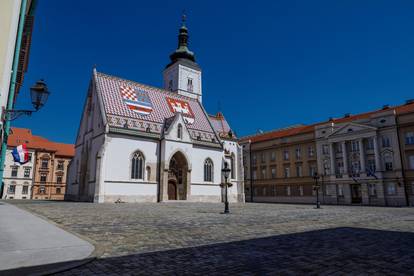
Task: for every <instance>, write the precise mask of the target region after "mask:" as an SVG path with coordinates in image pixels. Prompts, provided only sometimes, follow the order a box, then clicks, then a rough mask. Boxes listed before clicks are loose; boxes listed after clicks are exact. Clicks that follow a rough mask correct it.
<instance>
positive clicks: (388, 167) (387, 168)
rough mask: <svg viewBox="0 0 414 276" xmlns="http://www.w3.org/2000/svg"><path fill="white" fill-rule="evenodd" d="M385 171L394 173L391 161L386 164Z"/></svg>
mask: <svg viewBox="0 0 414 276" xmlns="http://www.w3.org/2000/svg"><path fill="white" fill-rule="evenodd" d="M385 170H386V171H392V162H390V161H386V162H385Z"/></svg>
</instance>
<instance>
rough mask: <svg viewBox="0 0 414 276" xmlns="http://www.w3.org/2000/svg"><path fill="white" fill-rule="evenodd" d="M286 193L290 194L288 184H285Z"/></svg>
mask: <svg viewBox="0 0 414 276" xmlns="http://www.w3.org/2000/svg"><path fill="white" fill-rule="evenodd" d="M286 194H287V195H288V196H290V186H286Z"/></svg>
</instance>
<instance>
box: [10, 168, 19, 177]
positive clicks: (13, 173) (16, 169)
mask: <svg viewBox="0 0 414 276" xmlns="http://www.w3.org/2000/svg"><path fill="white" fill-rule="evenodd" d="M18 171H19V167H12V171H11V176H12V177H17V173H18Z"/></svg>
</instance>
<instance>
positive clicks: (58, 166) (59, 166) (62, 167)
mask: <svg viewBox="0 0 414 276" xmlns="http://www.w3.org/2000/svg"><path fill="white" fill-rule="evenodd" d="M64 164H65V163H64V162H63V161H58V164H57V169H58V170H60V171H63V169H64Z"/></svg>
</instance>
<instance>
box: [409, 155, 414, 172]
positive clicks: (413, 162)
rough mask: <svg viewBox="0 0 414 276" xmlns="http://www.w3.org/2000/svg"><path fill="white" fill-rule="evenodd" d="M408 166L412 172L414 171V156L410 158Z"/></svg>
mask: <svg viewBox="0 0 414 276" xmlns="http://www.w3.org/2000/svg"><path fill="white" fill-rule="evenodd" d="M408 166H409V168H410V170H414V155H410V156H408Z"/></svg>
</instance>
